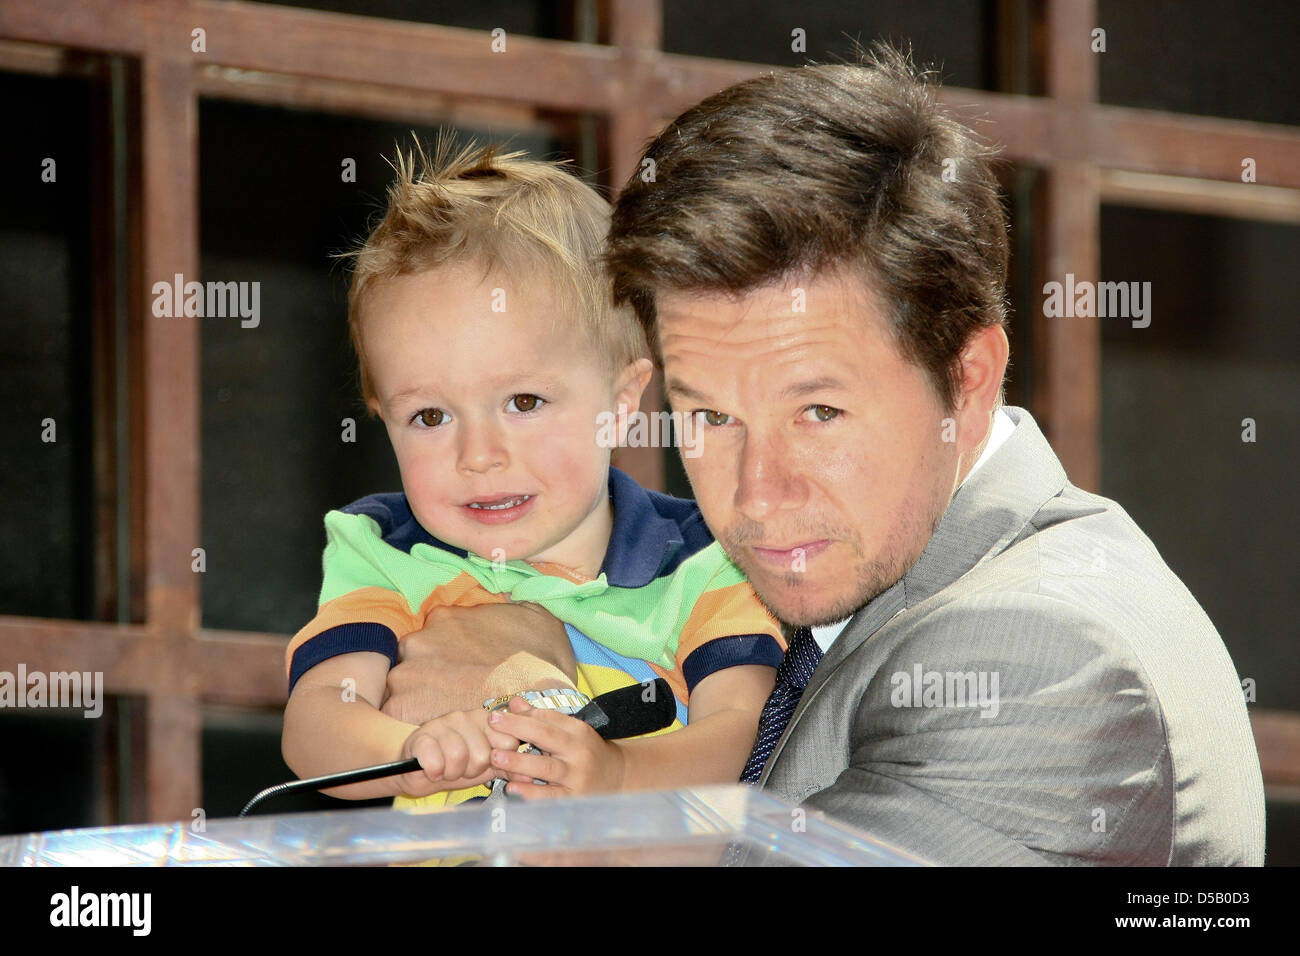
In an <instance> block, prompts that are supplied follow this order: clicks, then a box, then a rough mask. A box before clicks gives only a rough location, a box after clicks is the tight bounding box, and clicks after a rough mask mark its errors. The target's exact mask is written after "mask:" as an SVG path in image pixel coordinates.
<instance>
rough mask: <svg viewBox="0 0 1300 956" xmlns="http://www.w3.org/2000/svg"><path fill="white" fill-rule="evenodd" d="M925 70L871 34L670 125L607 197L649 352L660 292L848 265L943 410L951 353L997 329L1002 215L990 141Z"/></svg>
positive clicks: (612, 239) (752, 285)
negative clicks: (841, 56)
mask: <svg viewBox="0 0 1300 956" xmlns="http://www.w3.org/2000/svg"><path fill="white" fill-rule="evenodd" d="M926 75H927V74H925V73H921V72H919V71H917V70H916V68H915V67H914V66H913V64H912V61H911V57H910V54H904V53H901V52H899V51H897V50H895V49H893V48H892V47H889V46H887V45H884V44H877V45H876V46H875V47H874V48H873V49H872V51H871V53H870V54H864V55H863V56H862V57H861V61H860V62H859V63H858V64H856V65H841V64H834V65H819V66H805V67H799V68H796V69H791V70H782V71H777V72H775V73H769V74H764V75H763V76H759V77H755V78H754V79H751V80H746V81H744V82H742V83H737V84H736V85H735V86H731V87H728V88H727V89H725V90H723V91H722V92H720V93H717V94H715V95H713V96H711V97H709V98H708V99H706V100H704V101H703V102H702V103H700V104H699V105H697V106H694V107H692V108H691V109H689V110H687V111H686V112H685V113H683V114H682V115H681V116H679V117H678V118H677V119H676V120H674V121H673V122H672V123H670V124H669V125H668V127H667V128H666V129H665V130H664V131H663V132H662V133H661V134H660V135H659V136H658V137H657V138H656V139H655V141H654V142H653V143H652V144H651V145H650V147H649V148H648V150H647V151H646V154H645V155H646V158H647V159H650V160H653V161H654V165H653V167H651V166H650V165H649V164H647V163H645V162H643V163H642V169H641V170H638V172H637V173H636V174H634V175H633V177H632V178H631V179H630V180H629V181H628V183H627V185H626V187H625V188H624V190H623V192H622V194H621V195H620V196H619V198H618V202H617V203H616V204H615V207H614V215H613V221H612V225H611V229H610V233H609V248H608V253H607V260H608V262H609V266H610V271H611V274H612V279H613V289H614V298H615V301H616V302H617V303H618V304H620V305H621V304H623V303H625V302H630V303H631V304H632V306H633V307H634V308H635V310H636V313H637V317H638V318H639V319H640V321H641V323H642V325H643V326H644V328H645V331H646V335H647V338H648V339H649V341H650V345H651V348H652V351H653V352H654V354H655V356H656V359H657V360H658V359H659V357H660V349H659V339H658V334H657V330H656V327H655V326H656V320H655V316H656V313H655V293H656V292H668V291H673V292H703V293H716V292H726V293H730V294H732V295H737V296H739V295H743V294H746V293H748V292H751V291H753V290H755V289H757V288H759V287H761V286H764V285H767V284H769V283H773V282H778V281H781V280H783V279H785V278H788V277H791V276H795V275H802V274H814V275H815V274H817V273H820V272H822V271H824V270H829V269H833V268H837V267H845V268H846V270H847V271H848V272H849V273H850V274H854V275H857V276H858V277H859V278H861V279H863V280H864V281H865V282H866V285H867V288H868V289H870V290H872V291H873V292H874V293H875V294H876V298H877V301H878V302H879V303H880V304H881V306H882V307H883V308H885V309H886V310H887V311H886V315H887V317H888V321H890V322H892V326H893V330H894V334H895V337H896V341H897V343H898V346H899V349H900V352H901V354H902V355H904V356H905V357H906V358H907V359H908V360H909V361H912V362H914V363H915V364H917V365H918V366H920V367H921V368H923V369H925V370H926V372H927V373H928V374H929V376H930V378H931V381H932V383H933V385H934V389H935V392H936V394H937V395H938V396H939V398H940V399H941V400H942V402H943V404H944V407H945V408H946V409H949V410H951V409H952V408H953V404H954V401H955V399H956V396H957V393H958V389H959V385H960V367H959V363H958V358H959V356H960V354H961V349H962V347H963V346H964V345H965V344H966V341H967V340H968V339H969V337H970V335H971V334H972V333H973V332H974V331H975V330H977V329H979V328H981V327H984V326H990V325H1000V324H1005V322H1006V303H1005V282H1006V271H1007V255H1008V248H1007V219H1006V213H1005V211H1004V210H1003V207H1002V202H1001V199H1000V198H999V193H998V184H997V180H996V178H995V177H994V176H993V173H992V171H991V169H990V159H991V157H992V155H993V153H994V150H992V149H990V148H988V147H986V146H983V145H981V144H980V143H979V142H977V141H976V140H975V138H974V137H973V135H972V134H971V133H970V131H969V130H967V129H966V128H965V127H963V126H962V125H961V124H959V123H958V122H956V121H955V120H953V119H951V118H950V117H949V116H947V115H946V114H945V113H944V112H943V111H942V110H941V109H940V107H939V106H938V104H937V102H936V100H935V95H934V88H933V87H932V86H931V85H930V84H929V83H928V82H927V80H926ZM949 160H951V162H947V161H949ZM945 168H946V169H947V170H948V171H949V174H948V177H947V178H948V179H953V180H955V181H945V176H944V172H945ZM651 169H652V170H653V178H651V176H649V175H645V176H644V178H643V171H648V170H651Z"/></svg>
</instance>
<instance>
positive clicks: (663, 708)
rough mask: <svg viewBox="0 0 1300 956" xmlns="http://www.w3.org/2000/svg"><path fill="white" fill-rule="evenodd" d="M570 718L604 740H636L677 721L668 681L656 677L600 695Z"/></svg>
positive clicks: (674, 701) (675, 703) (675, 707)
mask: <svg viewBox="0 0 1300 956" xmlns="http://www.w3.org/2000/svg"><path fill="white" fill-rule="evenodd" d="M573 716H575V717H577V718H578V719H579V720H581V721H583V722H584V723H586V724H589V725H590V726H591V727H593V728H595V730H596V732H597V733H598V734H600V736H601V737H603V738H604V739H606V740H618V739H621V738H623V737H639V736H641V735H642V734H649V733H653V732H654V731H656V730H663V728H665V727H667V726H669V725H670V724H671V723H672V722H673V721H674V720H675V719H676V718H677V700H676V698H675V697H674V696H673V690H672V688H671V687H669V686H668V681H666V680H664V679H663V678H662V677H656V678H655V679H654V680H653V681H647V682H646V683H644V684H632V685H631V686H629V687H621V688H619V689H618V690H612V691H610V692H609V693H608V694H601V695H600V696H599V697H597V698H595V699H594V700H592V702H591V703H590V704H588V705H587V706H586V707H584V708H582V710H580V711H578V712H577V713H576V714H574V715H573Z"/></svg>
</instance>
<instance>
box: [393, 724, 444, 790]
mask: <svg viewBox="0 0 1300 956" xmlns="http://www.w3.org/2000/svg"><path fill="white" fill-rule="evenodd" d="M411 756H412V757H414V758H415V759H416V760H418V761H420V769H421V770H422V771H423V773H410V774H403V775H402V782H403V784H406V783H409V782H411V781H408V780H407V779H406V778H408V777H410V778H411V780H416V779H419V778H424V779H425V780H441V779H442V777H443V771H444V770H445V768H446V761H445V759H444V757H443V752H442V746H441V745H440V744H439V743H438V741H437V740H436V739H435V738H434V737H432V736H430V735H428V734H420V735H418V736H416V737H414V738H413V739H412V740H411ZM408 792H409V791H408Z"/></svg>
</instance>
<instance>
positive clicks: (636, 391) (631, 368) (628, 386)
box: [614, 358, 655, 445]
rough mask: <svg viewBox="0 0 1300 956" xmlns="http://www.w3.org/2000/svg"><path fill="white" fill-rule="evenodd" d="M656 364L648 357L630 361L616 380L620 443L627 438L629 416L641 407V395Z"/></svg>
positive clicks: (616, 405) (616, 409)
mask: <svg viewBox="0 0 1300 956" xmlns="http://www.w3.org/2000/svg"><path fill="white" fill-rule="evenodd" d="M654 370H655V367H654V364H653V363H652V362H651V361H650V360H649V359H648V358H639V359H637V360H636V361H634V362H629V363H628V364H627V365H625V366H624V367H623V370H622V371H621V372H619V373H618V375H617V377H616V378H615V380H614V388H615V389H616V391H615V393H614V409H615V412H616V414H617V416H618V418H617V420H618V443H619V444H620V445H622V444H623V442H625V441H626V440H627V430H628V426H629V424H630V423H629V417H630V416H631V414H632V413H633V412H635V411H636V410H637V409H639V408H640V407H641V395H642V394H643V393H644V392H645V388H646V386H647V385H649V384H650V376H651V375H653V374H654Z"/></svg>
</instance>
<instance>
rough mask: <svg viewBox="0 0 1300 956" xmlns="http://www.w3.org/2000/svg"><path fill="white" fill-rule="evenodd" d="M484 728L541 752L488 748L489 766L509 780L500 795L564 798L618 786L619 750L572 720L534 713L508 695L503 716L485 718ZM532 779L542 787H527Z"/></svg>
mask: <svg viewBox="0 0 1300 956" xmlns="http://www.w3.org/2000/svg"><path fill="white" fill-rule="evenodd" d="M488 727H489V728H491V729H493V730H496V731H498V732H503V733H505V734H510V735H513V736H514V737H518V738H519V739H520V740H523V741H527V742H528V743H530V744H533V745H534V746H535V747H537V748H538V749H539V750H542V751H544V753H541V754H521V753H516V752H515V748H513V747H511V748H495V747H494V749H493V751H492V766H493V767H496V768H497V769H498V770H500V771H503V773H502V776H506V777H507V778H508V779H509V780H510V781H511V782H510V784H509V785H508V786H507V787H506V792H507V793H509V794H511V795H512V796H520V797H525V798H527V799H530V800H531V799H534V798H544V797H566V796H573V795H574V794H579V793H604V792H607V791H611V790H619V789H621V788H622V786H623V768H624V756H623V751H622V750H620V749H619V748H618V746H617V745H616V744H614V743H612V742H611V741H608V740H602V739H601V737H600V735H599V734H598V733H596V731H595V730H593V729H592V728H591V727H590V726H588V725H587V724H585V723H583V722H582V721H581V720H578V719H577V718H576V717H570V716H569V715H568V714H561V713H558V712H556V711H553V710H541V709H537V708H534V707H532V706H530V705H529V703H528V702H527V701H525V700H524V699H523V698H522V697H512V698H511V699H510V709H509V712H505V711H497V712H496V713H494V714H491V715H489V717H488ZM534 778H536V779H538V780H545V781H546V784H547V785H542V784H536V783H533V779H534Z"/></svg>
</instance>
